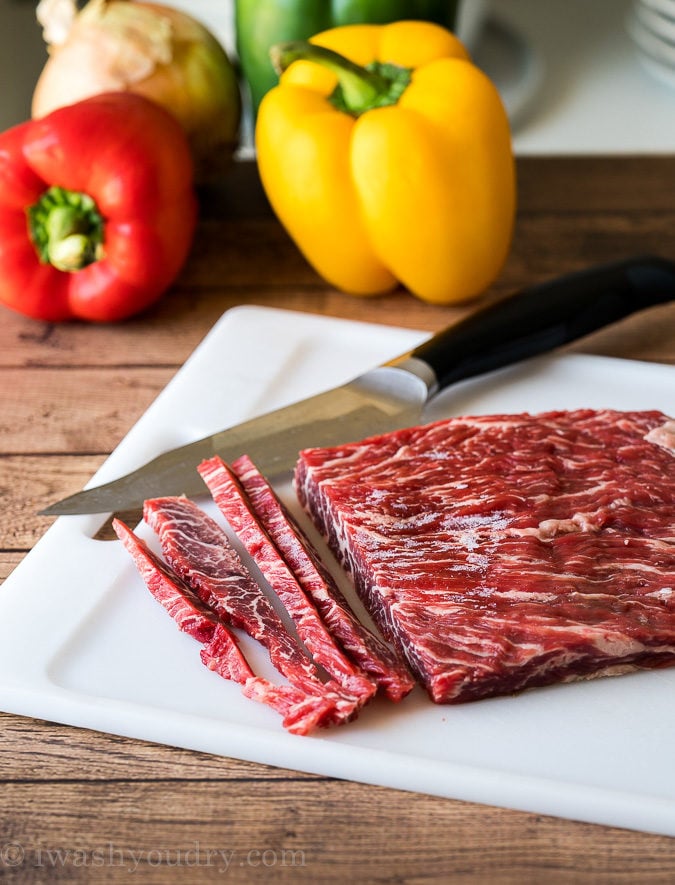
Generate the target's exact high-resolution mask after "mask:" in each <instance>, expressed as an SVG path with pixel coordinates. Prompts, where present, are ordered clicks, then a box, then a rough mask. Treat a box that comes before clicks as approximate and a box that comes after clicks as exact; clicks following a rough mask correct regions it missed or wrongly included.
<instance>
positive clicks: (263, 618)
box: [143, 497, 324, 694]
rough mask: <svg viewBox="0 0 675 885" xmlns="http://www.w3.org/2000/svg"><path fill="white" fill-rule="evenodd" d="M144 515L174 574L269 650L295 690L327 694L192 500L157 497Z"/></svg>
mask: <svg viewBox="0 0 675 885" xmlns="http://www.w3.org/2000/svg"><path fill="white" fill-rule="evenodd" d="M143 514H144V517H145V520H146V522H147V523H148V525H149V526H150V527H151V528H152V529H153V530H154V531H155V532H156V533H157V535H158V537H159V542H160V544H161V547H162V551H163V553H164V556H165V557H166V560H167V561H168V562H169V564H170V565H171V567H172V568H173V569H174V571H175V572H176V573H177V574H178V575H179V576H180V577H181V578H182V579H183V580H184V581H185V582H186V583H187V584H188V585H189V586H190V587H191V588H192V589H193V590H194V591H195V593H196V594H197V595H198V596H199V598H200V599H201V600H202V602H204V603H205V604H206V605H208V606H209V607H210V608H212V609H213V610H214V611H215V612H216V613H217V614H218V615H219V616H220V617H221V618H222V619H223V620H224V621H225V622H226V623H228V624H230V625H231V626H233V627H238V628H240V629H241V630H243V631H244V632H245V633H248V635H249V636H251V637H253V639H256V640H257V641H258V642H260V643H261V644H262V645H263V646H265V648H266V649H267V650H268V652H269V654H270V659H271V661H272V663H273V664H274V666H275V667H276V668H277V670H279V672H280V673H282V674H283V675H284V676H286V678H287V679H288V681H289V682H290V683H291V684H292V685H295V686H296V687H297V688H300V689H302V690H303V691H306V692H309V693H310V694H316V693H317V691H323V690H324V685H323V683H322V682H321V680H320V678H319V674H318V671H317V669H316V667H315V666H314V664H313V662H312V661H311V660H310V658H309V657H308V656H307V654H306V653H305V652H304V650H303V649H302V648H301V646H300V645H299V644H298V642H297V641H296V640H295V638H294V637H293V636H292V635H291V634H290V633H289V632H288V630H287V628H286V626H285V624H284V623H283V621H282V620H281V618H280V617H279V615H278V614H277V613H276V611H275V610H274V608H273V607H272V604H271V602H270V601H269V599H268V598H267V597H266V596H265V594H264V593H263V592H262V590H261V589H260V587H259V586H258V585H257V584H256V582H255V581H254V580H253V578H252V577H251V576H250V574H249V573H248V571H247V570H246V568H245V566H244V564H243V562H242V561H241V559H240V557H239V556H238V554H237V552H236V551H235V550H234V548H233V547H232V546H231V544H230V541H229V539H228V537H227V535H226V534H225V532H224V531H223V529H222V528H221V527H220V526H219V525H218V523H217V522H215V520H213V519H211V517H210V516H208V514H206V513H205V512H204V511H203V510H201V509H200V508H199V507H198V506H197V505H196V504H195V503H194V502H193V501H190V500H189V499H188V498H177V497H170V498H154V499H152V500H150V501H146V502H145V505H144V508H143Z"/></svg>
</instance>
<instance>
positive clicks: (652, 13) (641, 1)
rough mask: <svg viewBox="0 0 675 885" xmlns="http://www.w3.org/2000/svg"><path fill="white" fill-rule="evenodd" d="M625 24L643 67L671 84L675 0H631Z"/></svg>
mask: <svg viewBox="0 0 675 885" xmlns="http://www.w3.org/2000/svg"><path fill="white" fill-rule="evenodd" d="M626 24H627V28H628V32H629V34H630V36H631V37H632V39H633V41H634V43H635V45H636V46H637V48H638V50H639V52H640V58H641V60H642V62H643V63H644V64H645V66H646V67H647V68H648V69H649V70H650V71H651V73H652V74H654V75H655V76H656V77H658V78H659V79H660V80H662V81H664V82H666V83H668V84H669V85H670V86H673V87H675V0H635V2H634V3H633V6H632V8H631V11H630V14H629V16H628V21H627V23H626Z"/></svg>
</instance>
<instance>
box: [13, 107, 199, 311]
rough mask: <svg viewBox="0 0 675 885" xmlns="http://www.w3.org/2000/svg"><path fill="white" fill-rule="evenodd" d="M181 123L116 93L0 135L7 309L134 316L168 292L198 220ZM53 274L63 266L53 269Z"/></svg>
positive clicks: (187, 151) (186, 147)
mask: <svg viewBox="0 0 675 885" xmlns="http://www.w3.org/2000/svg"><path fill="white" fill-rule="evenodd" d="M192 174H193V173H192V160H191V157H190V151H189V147H188V144H187V140H186V137H185V134H184V133H183V131H182V129H181V127H180V125H179V124H178V123H177V122H176V120H174V118H173V117H172V116H171V115H170V114H169V113H168V112H167V111H165V110H164V109H163V108H161V107H159V106H158V105H156V104H155V103H153V102H150V101H149V100H147V99H145V98H142V97H140V96H137V95H132V94H130V93H121V92H120V93H109V94H105V95H99V96H96V97H94V98H90V99H87V100H85V101H82V102H78V103H77V104H72V105H69V106H67V107H64V108H61V109H59V110H56V111H54V112H53V113H51V114H49V115H48V116H46V117H43V118H42V119H39V120H32V121H29V122H27V123H22V124H20V125H18V126H15V127H13V128H12V129H9V130H7V131H6V132H5V133H3V134H2V135H0V267H1V268H2V273H1V274H0V301H1V302H3V303H4V304H5V305H6V306H7V307H10V308H12V309H13V310H16V311H18V312H19V313H22V314H25V315H27V316H30V317H33V318H35V319H39V320H47V321H51V322H58V321H62V320H70V319H76V318H77V319H83V320H91V321H99V322H106V321H112V320H120V319H124V318H126V317H129V316H131V315H132V314H135V313H138V312H139V311H141V310H143V309H144V308H146V307H148V306H149V305H150V304H152V303H153V302H154V301H155V300H156V299H158V298H159V297H160V295H162V293H163V292H164V291H165V290H166V289H167V288H168V286H169V285H170V284H171V282H172V281H173V279H174V278H175V277H176V275H177V274H178V272H179V270H180V269H181V267H182V265H183V263H184V261H185V259H186V257H187V254H188V252H189V249H190V246H191V243H192V238H193V233H194V227H195V221H196V214H197V204H196V198H195V194H194V190H193V184H192ZM55 265H56V266H55Z"/></svg>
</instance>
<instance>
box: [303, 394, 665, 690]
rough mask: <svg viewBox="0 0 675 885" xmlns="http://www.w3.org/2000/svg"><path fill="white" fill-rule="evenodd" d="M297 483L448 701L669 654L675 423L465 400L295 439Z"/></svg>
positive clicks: (378, 615) (371, 598) (378, 610)
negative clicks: (468, 405)
mask: <svg viewBox="0 0 675 885" xmlns="http://www.w3.org/2000/svg"><path fill="white" fill-rule="evenodd" d="M296 490H297V493H298V496H299V499H300V501H301V503H302V504H303V505H304V506H305V507H306V509H307V510H308V512H309V513H310V515H311V516H312V518H313V519H314V521H315V523H316V525H317V526H318V527H319V529H320V530H321V531H322V532H323V534H324V535H325V536H326V538H327V540H328V543H329V544H330V546H331V548H332V549H333V551H334V552H335V554H336V555H337V557H338V558H339V559H340V560H341V562H342V563H343V564H344V566H345V567H346V568H347V569H348V571H349V572H350V573H351V575H352V577H353V580H354V583H355V586H356V588H357V591H358V592H359V594H360V596H361V598H362V599H363V601H364V604H365V605H366V607H367V608H368V610H369V611H370V613H371V615H372V616H373V618H374V619H375V621H376V622H377V623H378V624H379V626H380V628H381V629H382V631H383V633H384V634H385V636H386V637H388V638H389V639H390V640H391V641H392V642H393V643H395V645H396V646H397V647H398V649H399V650H400V651H401V652H402V653H403V654H404V655H405V656H406V658H407V660H408V662H409V664H410V666H411V668H412V669H413V671H414V672H415V673H416V674H417V676H418V677H419V679H420V680H421V681H422V683H423V684H424V685H425V686H426V688H427V690H428V692H429V695H430V696H431V698H432V699H433V700H434V701H436V702H438V703H444V702H445V703H457V702H461V701H469V700H474V699H477V698H483V697H487V696H491V695H500V694H505V693H510V692H514V691H518V690H521V689H524V688H528V687H530V686H537V685H545V684H550V683H555V682H562V681H568V680H571V679H575V678H581V677H588V676H596V675H604V674H611V673H618V672H623V671H625V670H627V669H635V668H653V667H661V666H667V665H672V664H674V663H675V424H673V422H672V421H669V420H668V419H667V418H666V416H665V415H663V414H661V413H659V412H655V411H651V412H617V411H610V410H604V411H592V410H577V411H571V412H549V413H545V414H540V415H529V414H520V415H496V416H495V415H492V416H480V417H463V418H455V419H450V420H446V421H440V422H436V423H433V424H430V425H427V426H422V427H414V428H409V429H406V430H400V431H396V432H394V433H390V434H386V435H383V436H379V437H375V438H371V439H369V440H365V441H362V442H359V443H354V444H350V445H344V446H339V447H335V448H330V449H310V450H307V451H304V452H302V453H301V455H300V458H299V461H298V465H297V468H296Z"/></svg>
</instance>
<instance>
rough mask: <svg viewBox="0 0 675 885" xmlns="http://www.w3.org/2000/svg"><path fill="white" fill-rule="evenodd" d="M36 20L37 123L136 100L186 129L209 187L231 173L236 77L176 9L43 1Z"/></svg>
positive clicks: (209, 40) (200, 29)
mask: <svg viewBox="0 0 675 885" xmlns="http://www.w3.org/2000/svg"><path fill="white" fill-rule="evenodd" d="M37 16H38V20H39V21H40V24H41V25H42V27H43V34H44V38H45V40H46V42H47V43H48V47H49V59H48V60H47V63H46V65H45V67H44V69H43V71H42V73H41V74H40V77H39V79H38V82H37V84H36V87H35V91H34V94H33V105H32V115H33V117H42V116H44V115H45V114H48V113H50V112H51V111H53V110H55V109H56V108H58V107H62V106H64V105H68V104H73V103H75V102H76V101H80V100H82V99H84V98H89V97H90V96H92V95H98V94H100V93H103V92H136V93H139V94H140V95H143V96H145V97H146V98H149V99H151V100H153V101H155V102H157V104H160V105H162V106H163V107H165V108H166V109H167V110H168V111H170V112H171V113H172V114H173V115H174V116H175V117H176V118H177V119H178V121H179V122H180V123H181V125H182V126H183V129H184V130H185V132H186V135H187V137H188V141H189V143H190V147H191V149H192V155H193V158H194V162H195V178H196V180H197V181H198V182H205V181H208V180H213V179H214V178H217V177H219V176H220V175H222V173H223V172H224V171H225V170H226V169H227V168H228V166H229V163H230V160H231V158H232V153H233V151H234V149H235V148H236V146H237V140H238V131H239V123H240V118H241V99H240V94H239V85H238V81H237V76H236V73H235V70H234V67H233V65H232V64H231V62H230V59H229V58H228V56H227V53H226V52H225V50H224V49H223V47H222V46H221V44H220V43H219V42H218V41H217V40H216V38H215V37H214V36H213V35H212V34H211V33H210V32H209V31H208V30H207V29H206V28H205V27H204V26H203V25H202V24H201V23H200V22H197V21H196V20H195V19H193V18H191V17H190V16H189V15H187V14H186V13H184V12H181V11H179V10H177V9H174V8H171V7H167V6H160V5H158V4H155V3H145V2H129V0H89V3H87V5H86V6H85V7H84V9H82V10H81V11H80V12H78V11H77V6H76V3H75V0H41V2H40V3H39V4H38V10H37Z"/></svg>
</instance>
